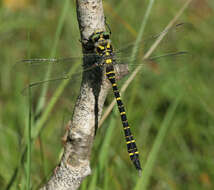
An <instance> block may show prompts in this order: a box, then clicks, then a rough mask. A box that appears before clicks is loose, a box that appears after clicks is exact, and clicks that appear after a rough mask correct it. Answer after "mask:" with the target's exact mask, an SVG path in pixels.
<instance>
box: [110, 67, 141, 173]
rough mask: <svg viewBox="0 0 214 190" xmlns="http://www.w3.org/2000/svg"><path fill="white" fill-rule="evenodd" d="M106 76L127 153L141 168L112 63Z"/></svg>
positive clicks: (137, 167)
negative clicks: (115, 102) (121, 127)
mask: <svg viewBox="0 0 214 190" xmlns="http://www.w3.org/2000/svg"><path fill="white" fill-rule="evenodd" d="M106 76H107V78H108V79H109V81H110V82H111V84H112V88H113V92H114V96H115V98H116V101H117V106H118V109H119V112H120V116H121V120H122V124H123V130H124V133H125V139H126V144H127V150H128V153H129V156H130V158H131V160H132V162H133V163H134V165H135V167H136V169H137V170H141V165H140V160H139V152H138V150H137V145H136V142H135V140H134V138H133V135H132V133H131V129H130V126H129V124H128V120H127V116H126V111H125V108H124V105H123V102H122V100H121V97H120V93H119V91H118V88H117V84H116V79H115V71H114V67H113V65H108V66H107V67H106Z"/></svg>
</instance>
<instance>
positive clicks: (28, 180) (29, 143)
mask: <svg viewBox="0 0 214 190" xmlns="http://www.w3.org/2000/svg"><path fill="white" fill-rule="evenodd" d="M28 93H29V115H28V134H27V190H30V186H31V105H32V101H31V88H29V89H28Z"/></svg>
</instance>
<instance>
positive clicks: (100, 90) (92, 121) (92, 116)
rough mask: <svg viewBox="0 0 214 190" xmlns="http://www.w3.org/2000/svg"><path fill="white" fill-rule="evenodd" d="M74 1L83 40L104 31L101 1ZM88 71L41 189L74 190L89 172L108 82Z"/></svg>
mask: <svg viewBox="0 0 214 190" xmlns="http://www.w3.org/2000/svg"><path fill="white" fill-rule="evenodd" d="M76 4H77V16H78V21H79V27H80V33H81V39H82V42H86V41H87V39H88V38H89V36H90V35H91V34H92V33H93V32H94V31H95V30H97V29H102V30H105V18H104V13H103V6H102V0H77V3H76ZM83 51H84V50H83ZM84 61H88V60H84ZM90 74H91V73H90V72H85V73H84V75H83V80H82V84H81V88H80V94H79V97H78V99H77V102H76V105H75V108H74V112H73V117H72V120H71V121H70V124H69V125H68V131H67V133H68V135H67V139H66V142H65V145H64V153H63V156H62V158H61V161H60V163H59V165H58V166H57V167H56V169H55V171H54V172H53V176H52V177H51V178H50V179H49V181H48V182H47V183H46V184H45V185H44V187H42V188H41V189H43V190H45V189H49V190H68V189H69V190H74V189H77V188H78V187H79V186H80V184H81V182H82V181H83V179H84V178H85V177H86V176H88V175H90V174H91V168H90V154H91V148H92V144H93V140H94V132H95V127H97V126H98V121H99V119H100V116H101V112H102V108H103V104H104V101H105V98H106V95H107V91H108V89H109V83H108V82H107V81H106V80H101V81H98V82H97V81H96V76H91V75H90ZM92 74H93V73H92ZM101 78H103V75H102V77H101Z"/></svg>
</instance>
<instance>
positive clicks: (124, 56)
mask: <svg viewBox="0 0 214 190" xmlns="http://www.w3.org/2000/svg"><path fill="white" fill-rule="evenodd" d="M189 27H191V24H188V23H179V24H177V25H175V26H174V27H172V28H171V29H169V30H165V31H163V32H161V33H159V34H156V35H153V36H151V37H149V38H146V39H143V40H141V41H140V43H139V44H135V43H130V44H128V45H125V46H124V47H122V48H121V49H116V50H115V57H116V59H117V62H118V63H121V64H123V63H126V64H133V63H134V62H135V61H136V60H137V59H138V58H142V57H143V56H144V54H145V52H147V50H148V49H149V48H150V47H151V45H152V43H154V41H155V39H157V38H158V37H159V36H160V35H162V34H163V33H166V34H167V35H166V37H165V38H164V40H162V42H161V43H160V45H159V46H158V48H157V50H156V51H155V52H154V53H153V54H152V57H158V56H161V55H164V56H166V54H170V56H172V55H173V54H175V55H177V53H178V52H179V50H178V49H175V47H174V44H175V43H176V41H177V40H181V39H182V36H184V35H185V33H186V32H187V30H188V29H189ZM134 51H135V52H136V53H133V52H134ZM167 52H168V53H167ZM182 52H185V50H184V51H181V53H182ZM178 54H179V53H178Z"/></svg>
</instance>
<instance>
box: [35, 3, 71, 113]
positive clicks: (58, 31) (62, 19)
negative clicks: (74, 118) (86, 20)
mask: <svg viewBox="0 0 214 190" xmlns="http://www.w3.org/2000/svg"><path fill="white" fill-rule="evenodd" d="M68 10H69V0H65V2H64V7H63V9H62V14H61V16H60V18H59V22H58V25H57V29H56V33H55V38H54V43H53V46H52V50H51V53H50V57H51V58H53V57H54V56H55V55H56V49H57V45H58V42H59V38H60V35H61V32H62V28H63V25H64V22H65V18H66V14H67V12H68ZM50 74H51V64H49V66H48V70H47V72H46V74H45V77H44V80H47V79H48V78H49V77H50ZM47 90H48V85H44V86H43V88H42V92H41V95H40V98H39V100H38V104H37V108H36V114H37V113H39V112H40V111H41V109H42V108H43V107H44V104H45V100H44V98H43V97H44V96H45V94H46V92H47Z"/></svg>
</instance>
